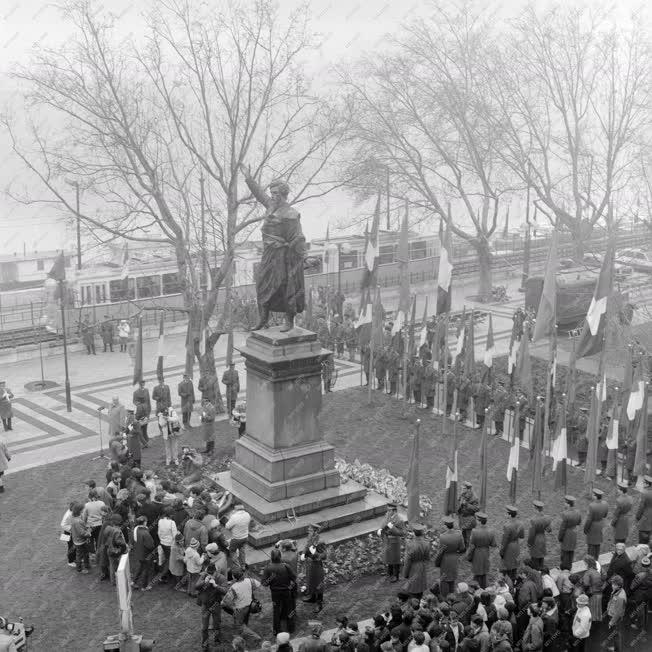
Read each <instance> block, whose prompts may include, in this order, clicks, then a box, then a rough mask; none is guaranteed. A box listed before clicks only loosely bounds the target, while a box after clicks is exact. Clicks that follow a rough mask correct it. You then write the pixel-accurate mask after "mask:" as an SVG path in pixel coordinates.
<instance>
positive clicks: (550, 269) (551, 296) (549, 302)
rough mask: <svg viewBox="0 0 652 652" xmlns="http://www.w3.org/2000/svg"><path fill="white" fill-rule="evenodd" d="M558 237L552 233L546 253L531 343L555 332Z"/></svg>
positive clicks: (555, 233) (555, 232)
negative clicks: (546, 260)
mask: <svg viewBox="0 0 652 652" xmlns="http://www.w3.org/2000/svg"><path fill="white" fill-rule="evenodd" d="M558 240H559V235H558V233H557V229H555V230H554V231H553V232H552V241H551V242H550V250H549V251H548V262H547V263H546V275H545V277H544V279H543V290H542V291H541V299H540V300H539V309H538V310H537V318H536V322H535V324H534V333H533V335H532V341H534V342H537V341H538V340H540V339H542V338H544V337H546V336H548V335H552V334H553V333H554V332H556V330H557V266H558V262H557V258H558V257H557V243H558Z"/></svg>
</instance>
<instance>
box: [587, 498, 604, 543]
mask: <svg viewBox="0 0 652 652" xmlns="http://www.w3.org/2000/svg"><path fill="white" fill-rule="evenodd" d="M608 512H609V506H608V505H607V503H603V502H602V501H601V500H594V501H592V502H590V503H589V513H588V514H587V515H586V521H585V522H584V534H585V535H586V544H587V545H589V546H599V545H600V544H601V543H602V526H603V520H604V519H605V518H606V517H607V513H608Z"/></svg>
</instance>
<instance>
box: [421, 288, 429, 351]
mask: <svg viewBox="0 0 652 652" xmlns="http://www.w3.org/2000/svg"><path fill="white" fill-rule="evenodd" d="M427 342H428V295H426V305H425V306H424V307H423V322H422V324H421V335H420V337H419V346H420V347H421V346H423V345H424V344H426V343H427Z"/></svg>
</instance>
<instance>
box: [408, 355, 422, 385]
mask: <svg viewBox="0 0 652 652" xmlns="http://www.w3.org/2000/svg"><path fill="white" fill-rule="evenodd" d="M410 371H411V378H410V387H411V388H412V391H415V390H416V391H417V392H420V391H421V385H422V383H423V374H424V369H423V365H422V364H421V360H415V361H414V364H413V365H412V368H411V370H410Z"/></svg>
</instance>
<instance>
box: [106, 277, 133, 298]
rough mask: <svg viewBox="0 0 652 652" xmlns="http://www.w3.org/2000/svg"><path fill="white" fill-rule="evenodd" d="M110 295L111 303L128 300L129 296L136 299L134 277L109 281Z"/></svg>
mask: <svg viewBox="0 0 652 652" xmlns="http://www.w3.org/2000/svg"><path fill="white" fill-rule="evenodd" d="M127 285H128V286H129V291H127ZM109 297H110V299H109V300H110V301H111V303H117V302H118V301H126V300H127V298H129V299H132V300H133V299H135V298H136V293H135V285H134V279H133V278H130V279H120V280H119V281H109Z"/></svg>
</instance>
